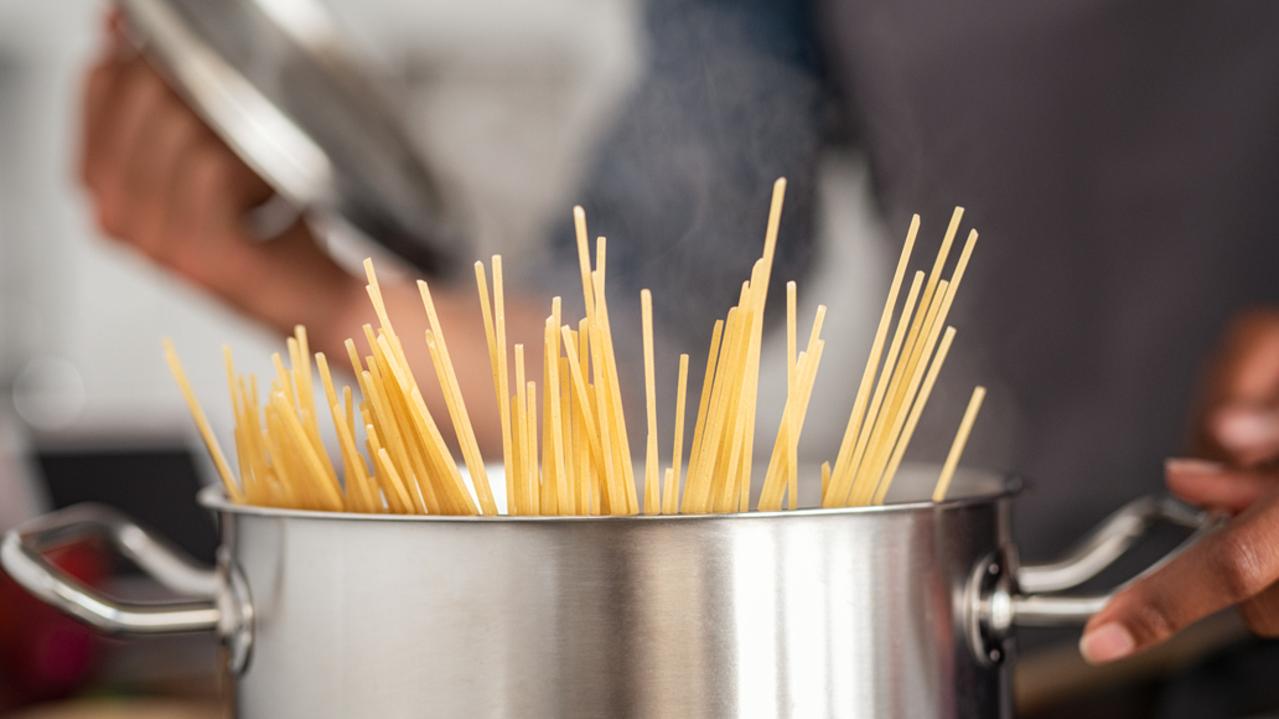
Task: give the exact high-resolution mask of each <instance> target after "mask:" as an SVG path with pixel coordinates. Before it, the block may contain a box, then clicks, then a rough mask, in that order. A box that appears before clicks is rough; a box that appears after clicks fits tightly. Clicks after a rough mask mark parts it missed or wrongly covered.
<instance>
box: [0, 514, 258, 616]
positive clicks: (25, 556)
mask: <svg viewBox="0 0 1279 719" xmlns="http://www.w3.org/2000/svg"><path fill="white" fill-rule="evenodd" d="M89 537H99V538H102V539H105V540H107V541H108V542H109V543H110V544H111V546H112V547H114V548H115V550H116V551H118V552H120V553H121V554H122V555H124V556H125V557H128V558H129V559H130V560H132V561H133V562H134V563H135V564H137V565H138V566H139V567H140V568H141V569H142V570H143V571H144V572H146V573H147V574H148V575H149V576H150V577H152V578H154V579H155V580H156V581H158V582H159V583H160V584H162V585H164V586H165V587H167V588H169V589H171V590H173V591H175V592H178V593H179V594H184V595H188V596H192V597H197V598H198V599H196V600H193V601H182V602H168V603H164V604H131V603H125V602H120V601H117V600H114V599H111V598H109V597H107V596H105V595H103V594H101V593H100V592H98V591H97V590H95V589H93V588H91V587H89V586H87V585H85V584H84V583H82V582H80V581H79V580H77V579H75V578H74V577H72V576H70V575H68V574H66V573H65V572H63V571H61V570H60V569H58V568H57V567H56V566H54V565H53V564H52V563H50V562H49V561H48V560H46V559H45V557H44V555H43V553H44V552H45V551H47V550H49V549H53V548H55V547H57V546H60V545H63V544H66V543H68V542H71V541H74V540H77V539H82V538H89ZM0 564H3V566H4V569H5V571H6V572H8V573H9V576H11V577H13V579H14V581H16V582H17V583H18V584H20V585H22V587H23V588H25V589H26V590H27V591H28V592H31V593H32V594H33V595H35V596H36V597H38V598H39V599H40V600H42V601H44V602H45V603H46V604H49V605H51V606H53V607H55V608H57V609H59V610H61V611H63V612H65V613H67V614H69V615H71V616H72V617H75V618H76V619H79V620H80V621H82V622H85V623H86V624H89V625H90V626H92V627H95V628H97V629H99V630H101V631H103V632H106V633H109V634H172V633H178V632H207V631H213V630H219V629H221V630H223V632H222V633H223V634H224V635H225V634H227V633H229V632H228V630H230V629H231V628H230V627H229V626H227V620H228V619H231V618H232V617H230V616H229V615H230V614H234V613H236V612H234V611H233V610H229V608H228V606H227V604H226V603H225V602H223V603H222V604H221V606H220V604H219V597H220V596H221V595H222V594H223V592H221V590H220V588H221V586H222V582H221V580H220V579H219V576H218V573H217V572H216V571H215V570H213V569H210V568H206V567H201V566H199V565H197V564H195V563H194V562H193V561H192V560H191V559H190V558H188V557H186V556H184V555H183V554H181V553H180V552H179V551H178V550H177V549H175V548H174V547H172V546H171V545H170V544H168V543H167V542H165V541H163V540H161V539H159V538H157V537H155V536H154V535H153V534H151V533H150V532H148V531H147V530H145V529H143V528H142V527H139V526H138V525H137V524H136V523H134V522H133V521H132V520H130V519H129V518H127V517H125V516H124V515H122V514H120V513H119V512H117V511H115V510H113V509H110V508H109V507H105V506H102V505H98V504H77V505H75V506H72V507H67V508H66V509H61V510H58V511H56V512H51V513H49V514H46V515H44V516H41V517H36V518H35V519H32V520H29V521H27V522H24V523H23V524H21V525H19V526H18V527H15V528H13V529H11V530H9V531H8V532H5V535H4V540H3V543H0ZM236 623H237V624H238V618H236Z"/></svg>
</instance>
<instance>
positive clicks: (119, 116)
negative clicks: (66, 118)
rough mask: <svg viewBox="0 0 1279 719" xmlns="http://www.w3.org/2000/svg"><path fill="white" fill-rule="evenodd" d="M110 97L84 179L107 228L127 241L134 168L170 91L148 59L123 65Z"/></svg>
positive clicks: (93, 135)
mask: <svg viewBox="0 0 1279 719" xmlns="http://www.w3.org/2000/svg"><path fill="white" fill-rule="evenodd" d="M105 92H106V97H105V98H103V99H102V105H101V106H100V108H99V113H98V115H97V116H96V117H94V118H93V122H94V127H92V128H91V129H90V130H89V133H88V134H89V139H88V144H87V148H86V156H85V163H86V167H85V173H84V174H85V181H86V184H87V185H88V187H89V190H90V192H91V193H92V194H93V197H94V200H95V204H96V207H97V210H98V218H99V223H100V224H101V226H102V229H103V230H104V231H105V232H106V233H107V234H108V235H110V236H113V237H116V238H122V237H125V236H127V235H128V234H129V230H130V227H129V226H130V221H131V219H132V215H131V212H130V210H131V201H132V200H131V198H130V197H129V193H128V188H127V186H126V180H127V178H128V176H129V174H130V173H131V170H130V165H131V163H132V161H133V160H134V159H135V158H136V157H138V156H139V154H140V153H142V152H143V151H144V148H145V145H144V140H145V139H146V135H145V134H144V130H145V128H146V127H147V125H148V121H149V119H150V118H152V117H153V116H154V114H155V113H156V111H157V110H158V109H159V107H160V104H161V102H162V101H163V100H164V98H165V93H166V92H167V90H166V89H165V87H164V84H163V83H162V82H161V81H160V79H159V78H158V77H157V76H156V75H155V73H154V72H152V71H151V70H150V68H148V67H146V66H145V64H143V61H142V60H140V59H134V60H128V61H123V62H120V63H119V66H118V67H117V68H116V69H115V71H114V74H113V79H112V82H111V84H110V86H109V87H108V88H107V89H106V91H105Z"/></svg>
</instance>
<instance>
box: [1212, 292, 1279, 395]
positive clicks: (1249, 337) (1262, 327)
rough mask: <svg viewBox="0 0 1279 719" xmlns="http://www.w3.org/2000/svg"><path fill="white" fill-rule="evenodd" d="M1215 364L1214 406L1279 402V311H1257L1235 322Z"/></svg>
mask: <svg viewBox="0 0 1279 719" xmlns="http://www.w3.org/2000/svg"><path fill="white" fill-rule="evenodd" d="M1216 364H1217V369H1218V371H1217V372H1216V375H1215V377H1214V378H1213V383H1212V387H1211V392H1210V398H1209V399H1210V400H1211V404H1212V405H1214V406H1225V405H1230V404H1242V405H1254V406H1260V405H1268V404H1273V403H1274V402H1275V400H1276V399H1279V372H1276V371H1275V368H1276V367H1279V312H1276V311H1273V310H1258V311H1253V312H1249V313H1247V314H1245V315H1243V316H1241V317H1240V318H1239V319H1238V320H1236V321H1235V322H1234V324H1233V325H1232V326H1231V327H1230V330H1229V331H1228V332H1227V334H1226V339H1225V342H1224V344H1223V349H1222V352H1221V354H1220V356H1219V357H1218V358H1217V362H1216Z"/></svg>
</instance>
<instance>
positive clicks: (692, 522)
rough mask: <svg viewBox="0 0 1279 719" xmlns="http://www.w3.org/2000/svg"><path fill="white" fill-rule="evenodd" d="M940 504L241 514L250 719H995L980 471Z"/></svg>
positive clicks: (230, 561)
mask: <svg viewBox="0 0 1279 719" xmlns="http://www.w3.org/2000/svg"><path fill="white" fill-rule="evenodd" d="M961 479H962V480H963V481H962V482H961V485H960V486H962V487H963V490H962V491H963V493H964V494H968V495H970V496H971V497H973V498H970V499H966V500H961V501H957V502H950V503H946V504H942V505H927V504H918V505H897V506H894V507H891V508H874V509H861V510H828V511H822V510H816V511H797V512H786V513H777V514H759V513H753V514H745V515H732V516H718V517H709V516H708V517H695V516H677V517H666V518H661V517H651V518H650V517H640V518H595V519H585V518H583V519H569V518H564V519H547V518H529V519H519V518H515V519H511V518H493V519H473V518H469V519H449V518H430V519H427V518H416V519H414V518H392V517H376V518H367V517H365V518H361V517H358V516H354V515H331V514H318V513H316V514H309V513H301V512H275V511H272V510H259V509H253V508H241V507H232V506H229V505H226V504H224V503H223V502H221V501H220V500H218V499H216V498H213V497H211V495H205V497H204V500H205V503H206V504H209V505H210V506H212V507H213V508H214V509H215V511H217V512H218V514H219V516H220V518H221V526H222V532H223V549H224V551H223V555H222V557H223V558H222V562H223V571H225V572H227V573H229V574H235V575H237V577H238V578H239V579H242V580H243V582H242V584H243V586H244V587H246V588H247V592H248V594H249V595H250V596H249V601H250V602H251V604H252V607H253V617H252V628H251V634H252V645H251V649H250V650H249V653H248V656H247V660H246V661H245V662H244V663H243V666H242V667H241V668H240V669H239V671H234V670H228V671H229V673H230V674H231V676H230V677H229V681H230V682H231V685H232V686H233V687H234V701H235V706H236V708H237V710H238V713H239V716H243V717H272V718H276V717H279V718H288V717H305V718H307V719H315V718H316V717H468V718H469V717H521V718H528V717H591V718H596V717H661V718H663V719H667V718H670V717H755V716H758V717H826V716H833V717H834V716H837V717H911V718H917V717H956V716H976V717H994V716H1005V715H1007V714H1008V713H1009V677H1008V670H1007V669H1006V664H1005V663H1003V662H988V661H984V660H983V659H980V658H979V657H978V656H977V654H976V653H975V652H974V651H973V649H972V647H971V643H970V640H969V638H968V634H967V632H968V627H969V626H970V617H968V616H966V614H965V611H966V609H965V607H967V606H969V601H968V593H969V592H970V586H971V584H972V576H973V572H974V568H977V567H980V566H982V562H983V561H984V560H987V559H989V558H991V557H992V556H999V555H1000V554H1001V553H1003V552H1008V551H1009V499H1008V495H1007V494H1006V493H1005V492H1004V491H1003V485H1002V483H1001V482H1000V481H999V480H997V479H996V478H993V477H983V476H968V477H963V478H961Z"/></svg>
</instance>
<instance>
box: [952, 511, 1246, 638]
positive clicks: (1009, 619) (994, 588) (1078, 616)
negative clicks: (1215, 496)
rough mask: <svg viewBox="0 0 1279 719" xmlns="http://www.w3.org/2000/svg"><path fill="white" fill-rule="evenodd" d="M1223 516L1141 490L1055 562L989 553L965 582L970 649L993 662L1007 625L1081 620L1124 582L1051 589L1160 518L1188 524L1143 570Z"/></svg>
mask: <svg viewBox="0 0 1279 719" xmlns="http://www.w3.org/2000/svg"><path fill="white" fill-rule="evenodd" d="M1224 520H1225V518H1224V516H1223V515H1220V514H1216V513H1211V512H1206V511H1203V510H1199V509H1195V508H1193V507H1190V506H1188V505H1185V504H1182V503H1181V502H1178V501H1177V500H1175V499H1173V498H1171V497H1166V496H1147V497H1141V498H1139V499H1135V500H1133V501H1131V502H1129V503H1128V504H1126V505H1124V506H1123V507H1121V508H1120V509H1119V510H1118V511H1116V512H1114V513H1113V514H1111V515H1110V516H1109V517H1107V518H1106V519H1104V520H1103V521H1102V522H1101V524H1099V525H1098V526H1097V527H1095V528H1094V529H1093V530H1092V531H1091V532H1089V533H1088V534H1087V535H1085V536H1084V538H1083V539H1081V540H1080V541H1079V542H1078V543H1077V544H1076V545H1075V546H1074V547H1072V548H1071V549H1070V550H1069V551H1067V552H1066V554H1065V555H1064V556H1062V557H1061V558H1060V559H1058V560H1056V561H1052V562H1045V563H1043V564H1027V565H1023V566H1021V567H1016V566H1012V567H1007V566H1004V565H1005V564H1009V562H1007V561H1006V560H1004V559H1003V558H1001V557H998V556H996V557H992V558H990V559H987V560H986V561H984V562H981V563H980V564H979V566H978V567H977V568H976V569H975V570H974V572H973V576H972V579H971V581H970V585H969V586H970V591H971V592H972V593H971V595H970V596H972V598H973V605H975V606H972V609H973V614H972V616H973V618H974V619H975V620H976V621H974V622H972V623H971V624H970V627H971V628H972V632H973V633H972V639H973V641H974V648H975V649H976V651H977V653H978V654H979V655H980V656H983V657H985V658H988V659H991V660H994V661H998V660H999V658H1000V657H1001V656H1002V650H1001V649H1000V648H999V647H1000V645H1001V644H1002V642H1003V640H1004V639H1005V638H1006V637H1007V636H1008V635H1009V633H1010V632H1011V630H1012V628H1013V627H1014V626H1023V627H1056V626H1070V625H1077V624H1083V623H1085V622H1087V621H1088V619H1089V618H1091V617H1092V615H1094V614H1096V613H1097V612H1099V611H1101V609H1102V608H1103V607H1104V606H1106V603H1107V602H1109V601H1110V598H1111V597H1112V596H1114V594H1115V592H1117V591H1118V590H1119V589H1120V588H1122V586H1123V585H1121V586H1120V587H1116V588H1115V589H1113V590H1111V591H1110V592H1106V593H1103V594H1085V595H1072V594H1054V592H1060V591H1062V590H1065V589H1070V588H1072V587H1077V586H1079V585H1080V584H1083V583H1084V582H1086V581H1088V580H1090V579H1092V578H1093V577H1095V576H1097V575H1098V574H1100V573H1101V571H1102V570H1103V569H1105V568H1106V567H1109V566H1110V565H1111V564H1113V563H1114V562H1115V561H1116V560H1117V559H1119V558H1120V557H1121V556H1123V555H1124V554H1125V553H1126V552H1127V551H1128V550H1129V549H1131V548H1132V546H1133V545H1134V544H1136V543H1137V541H1138V540H1140V539H1141V538H1142V537H1144V536H1145V535H1146V533H1147V532H1149V531H1150V529H1151V527H1153V526H1155V525H1156V524H1158V523H1160V522H1166V523H1169V524H1174V525H1178V526H1182V527H1187V528H1189V529H1193V530H1195V531H1194V533H1193V534H1191V535H1190V537H1188V538H1187V539H1186V540H1185V541H1184V542H1182V543H1181V544H1180V545H1179V546H1178V547H1177V548H1175V549H1173V550H1172V551H1171V552H1169V553H1168V554H1166V555H1165V556H1164V557H1163V558H1162V559H1160V560H1159V561H1158V562H1156V563H1155V564H1153V565H1151V566H1150V567H1148V568H1147V569H1146V570H1145V571H1144V572H1142V574H1146V573H1149V572H1152V571H1154V570H1155V569H1157V568H1158V567H1160V566H1162V565H1163V564H1165V563H1166V562H1168V561H1169V560H1171V559H1172V558H1173V557H1175V556H1177V555H1178V554H1180V553H1181V552H1183V551H1185V549H1186V548H1188V547H1189V546H1190V545H1191V544H1194V543H1195V542H1197V541H1199V539H1201V538H1202V537H1203V536H1204V535H1206V534H1208V533H1209V532H1211V531H1213V530H1215V529H1216V528H1217V527H1219V526H1220V525H1221V524H1222V522H1224ZM1139 576H1140V575H1139ZM1134 579H1135V578H1134ZM1129 581H1131V580H1129Z"/></svg>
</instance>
